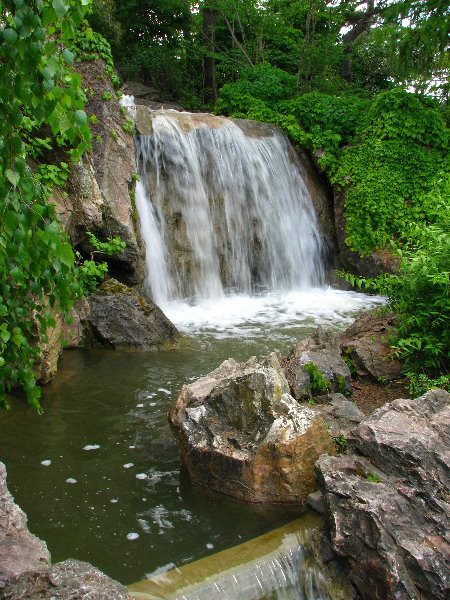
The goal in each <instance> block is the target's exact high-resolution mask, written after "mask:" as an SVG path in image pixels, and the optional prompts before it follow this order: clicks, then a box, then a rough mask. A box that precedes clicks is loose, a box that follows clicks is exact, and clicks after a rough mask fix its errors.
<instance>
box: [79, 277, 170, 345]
mask: <svg viewBox="0 0 450 600" xmlns="http://www.w3.org/2000/svg"><path fill="white" fill-rule="evenodd" d="M88 300H89V306H90V314H89V316H88V321H89V324H90V326H91V327H92V330H93V332H94V334H95V336H96V338H97V339H98V340H99V341H100V342H101V343H102V344H103V345H105V346H109V347H112V348H137V349H140V350H155V349H158V348H160V347H162V346H163V345H170V344H172V345H173V344H174V343H176V342H177V341H178V340H179V338H180V334H179V332H178V330H177V328H176V327H175V325H174V324H173V323H172V322H171V321H169V319H168V318H167V317H166V316H165V315H164V313H163V312H162V310H161V309H160V308H159V307H158V306H156V304H154V303H153V302H152V301H151V300H148V299H147V298H144V297H143V296H141V295H140V294H138V292H137V291H136V290H134V289H132V288H129V287H127V286H126V285H123V284H121V283H119V282H118V281H116V280H115V279H109V280H107V281H105V282H104V283H103V284H102V285H101V286H100V288H99V289H98V290H97V291H96V292H95V293H94V294H91V295H90V296H89V299H88Z"/></svg>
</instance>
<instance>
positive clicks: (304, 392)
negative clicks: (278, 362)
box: [282, 325, 353, 400]
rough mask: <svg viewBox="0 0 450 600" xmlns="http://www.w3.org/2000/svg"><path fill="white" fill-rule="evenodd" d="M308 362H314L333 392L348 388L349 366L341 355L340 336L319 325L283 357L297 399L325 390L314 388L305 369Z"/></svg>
mask: <svg viewBox="0 0 450 600" xmlns="http://www.w3.org/2000/svg"><path fill="white" fill-rule="evenodd" d="M307 363H314V365H316V367H317V368H318V370H319V371H320V372H321V374H322V376H323V377H324V379H326V380H327V381H328V382H329V384H330V391H332V392H351V391H352V389H353V388H352V376H351V373H350V369H349V368H348V366H347V365H346V363H345V362H344V360H343V359H342V357H341V351H340V348H339V337H338V335H337V334H336V333H330V332H329V331H327V330H326V329H324V328H323V327H322V326H321V325H319V327H318V328H317V329H316V331H315V332H314V333H313V334H312V335H310V336H309V337H307V338H306V339H305V340H303V341H302V342H300V343H299V344H296V345H295V346H294V347H293V348H292V349H291V351H290V352H289V354H288V356H287V357H286V358H285V359H284V360H283V361H282V365H283V370H284V373H285V375H286V379H287V380H288V382H289V387H290V390H291V394H292V395H293V396H294V398H296V399H297V400H307V399H308V398H309V397H310V396H320V395H322V394H324V393H326V390H318V389H314V387H313V386H312V383H313V382H312V379H311V376H310V374H309V372H308V370H306V369H305V365H306V364H307Z"/></svg>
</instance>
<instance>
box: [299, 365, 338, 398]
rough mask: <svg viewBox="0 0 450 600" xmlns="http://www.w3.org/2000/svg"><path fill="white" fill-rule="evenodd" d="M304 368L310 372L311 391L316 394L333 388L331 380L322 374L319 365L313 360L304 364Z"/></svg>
mask: <svg viewBox="0 0 450 600" xmlns="http://www.w3.org/2000/svg"><path fill="white" fill-rule="evenodd" d="M303 370H304V371H307V373H308V374H309V391H310V395H311V396H314V395H317V394H319V393H321V392H322V393H325V392H327V391H328V390H330V389H331V382H330V381H328V379H325V377H324V376H323V375H322V372H321V371H320V369H319V367H318V366H317V365H316V364H315V363H313V362H311V361H310V362H307V363H306V365H303Z"/></svg>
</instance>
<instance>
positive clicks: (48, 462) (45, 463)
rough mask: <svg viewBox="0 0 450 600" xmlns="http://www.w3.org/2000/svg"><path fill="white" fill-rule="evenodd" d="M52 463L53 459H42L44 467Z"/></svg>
mask: <svg viewBox="0 0 450 600" xmlns="http://www.w3.org/2000/svg"><path fill="white" fill-rule="evenodd" d="M51 464H52V461H51V460H41V465H43V466H44V467H49V466H50V465H51Z"/></svg>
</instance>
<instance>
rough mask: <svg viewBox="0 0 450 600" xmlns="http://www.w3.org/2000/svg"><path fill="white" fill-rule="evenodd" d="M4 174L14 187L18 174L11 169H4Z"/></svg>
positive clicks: (17, 180)
mask: <svg viewBox="0 0 450 600" xmlns="http://www.w3.org/2000/svg"><path fill="white" fill-rule="evenodd" d="M5 175H6V177H7V178H8V179H9V181H10V182H11V183H12V184H13V186H14V187H16V186H17V184H18V183H19V178H20V176H19V174H18V173H14V172H13V171H12V170H11V169H6V172H5Z"/></svg>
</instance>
